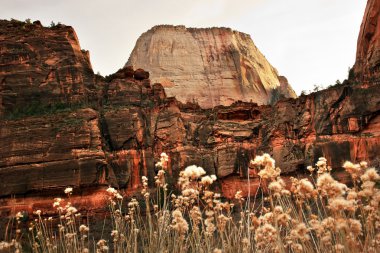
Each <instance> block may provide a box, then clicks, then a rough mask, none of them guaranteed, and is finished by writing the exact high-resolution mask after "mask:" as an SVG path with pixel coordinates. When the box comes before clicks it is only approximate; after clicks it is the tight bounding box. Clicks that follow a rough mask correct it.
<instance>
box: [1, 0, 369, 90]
mask: <svg viewBox="0 0 380 253" xmlns="http://www.w3.org/2000/svg"><path fill="white" fill-rule="evenodd" d="M366 2H367V1H366V0H150V1H149V0H107V1H106V0H91V1H81V0H64V1H63V0H62V1H58V0H33V1H30V0H0V3H1V7H0V18H2V19H10V18H16V19H19V20H25V19H26V18H30V19H32V20H33V21H34V20H37V19H38V20H41V22H42V23H43V24H44V25H49V24H50V22H51V21H54V22H55V23H57V22H61V23H63V24H66V25H71V26H73V27H74V28H75V30H76V32H77V35H78V37H79V40H80V44H81V47H82V48H84V49H87V50H89V51H90V55H91V62H92V65H93V68H94V71H95V72H97V71H99V72H100V73H101V74H102V75H108V74H111V73H114V72H115V71H116V70H117V69H119V68H120V67H122V66H123V65H124V64H125V63H126V62H127V60H128V57H129V54H130V53H131V51H132V49H133V47H134V44H135V42H136V40H137V38H138V37H139V35H140V34H141V33H143V32H145V31H146V30H148V29H149V28H151V27H152V26H154V25H158V24H173V25H186V26H190V27H212V26H224V27H231V28H233V29H235V30H238V31H241V32H245V33H248V34H250V35H251V37H252V39H253V41H254V42H255V44H256V46H257V47H258V48H259V49H260V51H261V52H262V53H263V54H264V55H265V56H266V58H267V59H268V60H269V62H270V63H271V64H272V65H273V66H274V67H275V68H277V70H278V71H279V73H280V74H281V75H284V76H286V77H287V78H288V80H289V82H290V84H291V85H292V87H293V88H294V89H295V91H296V92H297V94H299V93H300V92H301V90H310V89H312V88H313V86H314V84H318V85H323V86H328V85H329V84H333V83H335V81H336V80H337V79H340V80H343V79H345V78H346V77H347V74H348V68H349V67H350V66H352V65H353V64H354V61H355V54H356V42H357V37H358V34H359V29H360V24H361V21H362V18H363V14H364V9H365V5H366Z"/></svg>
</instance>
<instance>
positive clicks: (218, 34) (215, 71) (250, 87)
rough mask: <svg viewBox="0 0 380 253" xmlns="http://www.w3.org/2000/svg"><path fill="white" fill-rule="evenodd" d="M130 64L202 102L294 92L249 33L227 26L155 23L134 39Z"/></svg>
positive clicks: (264, 100)
mask: <svg viewBox="0 0 380 253" xmlns="http://www.w3.org/2000/svg"><path fill="white" fill-rule="evenodd" d="M128 65H133V66H134V67H141V68H144V69H146V70H148V71H149V72H150V74H151V79H152V81H153V82H159V83H161V84H162V85H163V86H164V87H165V91H166V93H167V94H168V96H175V97H176V98H177V99H178V100H179V101H180V102H183V103H186V102H197V103H198V104H199V105H200V106H202V107H205V108H211V107H214V106H217V105H230V104H232V103H233V102H235V101H238V100H241V101H248V102H249V101H253V102H256V103H258V104H269V103H271V102H274V101H277V100H278V98H279V97H280V96H283V97H293V98H294V97H296V95H295V93H294V91H293V89H292V88H291V87H290V85H289V84H288V83H287V80H286V79H285V78H281V77H279V76H278V73H277V70H276V69H275V68H273V67H272V66H271V65H270V64H269V62H268V61H267V60H266V58H265V57H264V55H263V54H262V53H261V52H260V51H259V50H258V49H257V47H256V46H255V45H254V43H253V41H252V39H251V37H250V36H249V35H247V34H244V33H241V32H237V31H233V30H231V29H228V28H208V29H196V28H186V27H184V26H168V25H164V26H155V27H153V28H152V29H150V30H149V31H147V32H145V33H144V34H142V35H141V36H140V38H139V39H138V40H137V43H136V46H135V48H134V49H133V51H132V53H131V56H130V58H129V60H128V62H127V64H126V66H128Z"/></svg>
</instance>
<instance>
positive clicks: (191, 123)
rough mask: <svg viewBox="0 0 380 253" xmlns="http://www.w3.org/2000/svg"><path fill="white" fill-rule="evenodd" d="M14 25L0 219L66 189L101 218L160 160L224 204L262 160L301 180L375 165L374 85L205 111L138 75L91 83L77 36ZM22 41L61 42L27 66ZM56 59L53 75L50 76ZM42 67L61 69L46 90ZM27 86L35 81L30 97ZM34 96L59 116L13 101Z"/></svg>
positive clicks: (379, 130) (125, 72)
mask: <svg viewBox="0 0 380 253" xmlns="http://www.w3.org/2000/svg"><path fill="white" fill-rule="evenodd" d="M23 24H24V25H25V23H23ZM16 25H17V26H16V27H15V24H14V23H12V22H9V21H2V27H1V29H2V30H4V29H10V30H9V33H7V34H1V36H6V38H8V39H6V40H1V43H3V44H5V45H6V46H2V47H1V50H2V52H4V55H10V56H9V57H6V58H4V60H3V57H2V61H4V62H5V63H4V64H3V65H1V74H2V78H3V79H2V80H5V81H4V82H3V86H1V87H2V89H3V90H2V91H1V98H2V99H3V100H2V105H3V117H2V118H1V119H0V143H1V145H0V178H1V179H2V180H1V184H0V216H4V215H8V214H9V213H10V212H11V210H13V208H14V206H15V205H16V206H17V208H18V209H24V208H25V209H28V210H30V209H32V208H34V207H36V206H38V207H39V205H40V204H41V202H44V203H45V202H46V200H41V196H49V198H50V197H51V195H55V194H56V193H57V192H61V191H62V189H63V188H65V187H66V186H73V187H74V190H75V192H78V193H79V194H82V197H80V196H78V199H79V200H78V201H79V202H80V201H82V202H81V203H82V206H83V208H87V209H92V208H96V207H97V205H99V203H102V201H100V200H101V197H100V196H99V190H100V189H102V188H104V187H106V186H108V185H113V186H115V187H119V188H121V189H123V190H124V191H125V193H130V192H134V191H136V189H137V188H138V187H140V178H141V176H142V175H147V176H148V177H149V178H150V180H151V181H153V177H154V175H155V172H154V164H155V161H157V159H158V158H159V154H160V153H161V152H163V151H165V152H167V153H168V154H169V156H170V161H169V172H168V174H169V175H170V176H172V177H171V178H172V182H175V178H176V176H177V175H178V173H179V171H180V170H181V169H183V168H184V167H185V166H187V165H191V164H197V165H199V166H202V167H204V168H205V169H206V170H207V172H208V173H209V174H216V175H217V176H218V178H219V181H218V182H219V187H220V188H221V189H222V190H223V193H225V195H226V196H231V194H232V193H234V191H235V190H237V189H238V188H241V187H243V186H244V178H245V176H246V173H247V167H248V164H249V160H250V159H251V158H253V157H254V156H255V155H256V154H261V153H262V152H268V153H270V154H272V155H273V156H274V158H275V159H276V161H277V164H278V165H279V166H280V167H281V168H282V169H283V172H284V173H286V174H290V173H302V172H303V171H304V168H305V166H307V165H310V164H313V163H314V162H315V161H316V159H318V157H320V156H322V155H323V156H326V158H327V159H328V160H329V163H330V164H332V166H333V167H336V168H337V167H340V166H341V165H342V163H343V162H344V161H345V160H351V161H354V162H355V161H361V160H367V161H369V162H370V164H373V165H378V163H379V160H378V157H379V155H380V153H379V152H380V151H379V150H380V97H379V96H378V94H379V90H380V86H379V85H378V84H377V83H376V82H372V81H371V79H369V80H368V81H366V82H360V81H358V82H357V84H355V85H353V84H347V83H345V84H344V85H341V86H336V87H332V88H330V89H327V90H323V91H320V92H316V93H312V94H310V95H308V96H301V97H299V98H297V99H285V100H280V101H279V102H277V103H276V104H274V105H273V106H269V105H262V106H258V105H257V104H255V103H248V102H235V103H233V104H232V105H230V106H217V107H215V108H212V109H202V108H200V107H199V106H198V105H196V104H191V103H186V104H185V103H181V102H179V101H177V99H176V98H173V97H167V96H166V93H165V90H164V88H163V86H162V85H161V84H157V83H153V84H152V83H151V81H150V80H149V78H148V77H149V73H148V72H146V71H144V70H142V69H138V70H133V69H132V68H130V67H125V68H123V69H120V70H119V71H118V72H116V73H115V74H113V75H111V76H109V77H107V78H101V77H94V75H93V72H92V69H91V65H90V64H89V60H88V58H86V57H85V56H84V55H83V54H80V53H79V52H81V51H80V50H79V49H78V48H77V47H76V45H78V44H77V40H76V38H75V36H74V34H75V33H74V32H73V30H72V28H68V27H65V26H61V27H56V28H51V29H48V28H42V27H40V26H38V25H33V26H29V28H28V29H29V30H27V32H26V31H24V30H23V29H25V28H24V25H20V24H18V23H17V24H16ZM12 33H14V34H15V35H14V36H15V37H14V38H17V40H15V41H13V39H12V38H13V36H12ZM23 33H26V35H25V38H24V36H23V35H22V34H23ZM29 34H31V35H30V36H32V38H33V40H31V41H32V42H33V41H37V42H41V41H43V40H44V38H46V37H45V36H48V38H50V39H49V40H48V41H49V42H48V43H52V41H61V42H62V47H60V46H59V43H58V42H57V44H54V43H53V44H51V46H50V47H46V48H43V49H41V50H35V52H39V53H38V54H35V55H34V54H33V52H34V51H33V50H32V49H34V48H40V46H39V45H38V43H37V44H36V45H35V46H33V47H32V49H31V47H29V46H21V45H20V43H19V42H18V41H19V40H21V41H24V40H26V41H28V40H29V39H28V38H29ZM68 37H69V38H71V39H70V41H71V42H70V43H69V42H68V41H69V40H68ZM52 38H54V40H53V39H52ZM32 42H30V43H32ZM74 42H75V43H74ZM71 43H73V44H71ZM3 44H2V45H3ZM27 44H29V42H28V43H27ZM49 45H50V44H49ZM53 45H54V46H53ZM15 48H16V49H17V50H16V49H15ZM75 48H76V49H75ZM11 49H12V50H11ZM7 52H12V53H11V54H8V53H7ZM29 54H33V55H29ZM28 55H29V56H28ZM54 55H56V57H57V59H55V58H54V57H53V56H54ZM32 56H33V57H32ZM37 56H38V57H37ZM39 57H40V58H39ZM44 57H45V58H44ZM61 57H62V60H61ZM24 58H25V59H27V63H23V61H22V59H24ZM12 59H14V60H12ZM41 59H45V60H41ZM46 59H47V60H46ZM51 59H55V60H54V64H53V63H52V64H51V65H49V64H47V63H46V61H48V62H50V60H51ZM46 64H47V65H46ZM44 66H50V67H49V68H53V67H57V71H58V72H54V71H53V72H54V73H56V74H55V75H54V78H53V77H52V79H48V80H50V81H48V82H46V84H44V85H41V80H45V79H44V78H42V77H44V75H45V74H46V73H49V71H50V70H48V69H49V68H47V69H45V68H44ZM68 70H70V71H69V73H70V74H68V72H67V71H68ZM60 71H63V72H60ZM40 73H43V75H42V74H40ZM57 73H58V74H57ZM41 75H42V77H41ZM48 76H49V74H48ZM45 77H46V76H45ZM58 77H59V78H58ZM74 77H75V78H74ZM33 78H35V79H33ZM38 78H42V79H38ZM28 80H37V81H35V82H31V83H27V84H28V85H26V84H25V81H28ZM56 86H58V87H72V89H71V91H72V92H66V90H63V93H61V92H58V93H54V91H55V90H54V89H51V88H52V87H56ZM4 87H5V88H6V90H5V91H4ZM74 87H76V88H77V89H75V88H74ZM39 91H41V92H40V93H39ZM14 94H16V95H17V96H16V95H14ZM30 94H35V96H34V97H33V98H36V99H37V101H39V103H41V104H42V105H43V106H45V105H49V104H51V105H54V104H59V105H60V106H61V107H59V108H55V110H54V111H53V113H52V112H50V111H48V112H46V111H35V110H29V108H30V107H31V106H33V105H32V104H29V103H24V102H23V100H22V99H18V98H28V97H31V96H30ZM38 94H39V95H38ZM13 95H14V96H13ZM93 96H95V97H96V98H95V100H96V101H97V103H95V104H93V105H92V108H88V107H89V104H88V103H77V104H76V106H74V107H73V106H72V105H73V104H72V103H63V104H62V101H64V102H66V101H75V100H76V99H79V101H82V100H83V101H91V99H93V98H92V97H93ZM4 99H5V100H4ZM65 99H67V100H65ZM15 110H16V112H15V113H14V111H15ZM18 110H20V111H18ZM17 111H18V112H22V113H17ZM12 195H15V196H17V198H16V200H12V199H11V198H10V196H12ZM45 205H46V203H45ZM46 207H47V208H49V207H50V205H47V206H46Z"/></svg>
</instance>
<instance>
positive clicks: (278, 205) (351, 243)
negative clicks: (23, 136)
mask: <svg viewBox="0 0 380 253" xmlns="http://www.w3.org/2000/svg"><path fill="white" fill-rule="evenodd" d="M167 164H168V156H167V155H166V154H164V153H163V154H162V155H161V159H160V161H159V162H158V163H157V164H156V166H157V168H158V169H159V170H158V173H157V176H156V177H155V185H156V187H155V188H154V189H152V188H149V187H148V179H147V178H146V177H145V176H143V177H142V187H141V196H142V198H143V202H144V208H142V207H141V203H139V201H138V200H137V199H136V198H132V199H130V200H129V201H125V196H122V194H121V193H120V192H119V191H118V190H116V189H114V188H112V187H109V188H108V189H107V194H108V196H109V197H108V206H109V212H110V217H111V220H112V232H111V238H112V240H111V241H107V240H105V239H101V240H99V241H98V242H97V243H96V246H95V247H96V251H97V252H108V251H109V249H112V250H113V251H114V252H215V253H216V252H231V253H235V252H377V251H378V249H379V247H380V225H379V224H380V211H379V203H380V190H379V185H378V183H379V181H380V176H379V174H378V172H377V170H376V169H374V168H369V167H368V165H367V163H365V162H361V163H359V164H353V163H351V162H346V163H344V165H343V168H344V169H345V171H346V172H347V173H348V174H349V175H350V177H351V179H352V186H347V185H346V184H343V183H341V182H338V181H337V180H335V179H334V178H333V176H332V175H331V171H332V169H331V167H329V166H328V164H327V160H326V159H325V158H319V160H318V162H317V163H316V165H315V167H312V166H308V167H307V170H308V171H309V172H310V175H309V177H307V178H290V180H285V178H283V177H281V170H280V169H279V168H278V167H276V166H275V161H274V160H273V159H272V158H271V157H270V156H269V155H268V154H264V155H262V156H257V157H256V158H255V159H254V160H253V161H251V165H252V167H255V168H256V169H258V170H259V172H258V177H259V178H258V179H257V180H259V181H260V184H261V186H262V187H261V188H262V192H263V194H264V193H265V195H263V196H260V195H258V194H257V192H256V193H252V194H254V196H255V198H253V199H251V197H250V195H246V196H245V195H244V193H243V192H242V191H238V192H236V195H235V198H234V199H232V200H229V201H227V200H223V198H222V196H221V195H220V194H219V193H217V192H214V191H212V190H211V186H212V184H213V183H214V182H215V181H216V180H217V178H216V176H215V175H211V176H210V175H206V173H205V170H204V169H203V168H201V167H197V166H195V165H192V166H189V167H187V168H185V169H184V170H183V171H181V172H180V174H179V178H178V183H177V189H178V194H173V193H170V192H168V185H167V178H166V173H167ZM71 192H72V189H70V188H68V189H67V190H66V193H67V194H68V197H69V198H70V194H71ZM63 201H64V200H62V199H56V201H55V202H54V204H53V206H54V208H57V211H58V213H59V214H60V216H59V217H60V224H58V226H59V233H58V234H54V233H53V232H52V231H53V230H52V228H51V225H50V223H49V219H50V218H47V220H46V219H44V218H42V216H41V212H39V211H36V212H35V215H36V216H37V218H36V219H35V221H34V222H32V224H31V231H30V233H29V236H30V238H31V241H30V243H31V245H32V248H33V252H86V251H87V250H88V249H89V248H90V247H89V243H88V241H87V236H88V233H89V229H88V226H87V225H81V226H79V228H78V225H79V224H78V223H77V222H76V216H77V215H78V214H77V213H76V211H75V208H73V207H72V206H71V205H70V203H69V202H67V204H66V205H63V204H62V203H63ZM13 242H14V245H15V244H16V243H17V238H15V239H14V241H13ZM1 245H2V244H0V251H1V247H2V246H1Z"/></svg>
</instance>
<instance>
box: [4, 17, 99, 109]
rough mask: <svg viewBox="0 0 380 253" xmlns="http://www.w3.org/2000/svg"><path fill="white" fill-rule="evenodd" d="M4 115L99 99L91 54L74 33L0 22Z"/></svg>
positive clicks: (66, 29) (63, 28)
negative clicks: (58, 104) (27, 109)
mask: <svg viewBox="0 0 380 253" xmlns="http://www.w3.org/2000/svg"><path fill="white" fill-rule="evenodd" d="M0 52H1V60H0V116H1V115H3V114H4V113H5V112H7V113H10V112H15V111H17V110H22V109H23V108H25V107H28V108H35V109H37V108H38V109H41V108H42V107H46V106H48V105H50V104H56V103H58V102H60V103H82V102H88V100H89V99H93V98H94V97H96V94H95V93H96V88H95V80H94V74H93V71H92V67H91V63H90V59H89V53H88V52H87V51H84V50H81V48H80V45H79V41H78V38H77V36H76V33H75V31H74V29H73V28H72V27H70V26H65V25H56V26H54V27H52V28H46V27H43V26H41V24H40V23H39V22H35V23H33V24H30V23H24V22H20V21H11V22H10V21H6V20H0Z"/></svg>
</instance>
